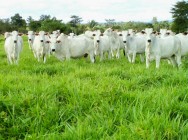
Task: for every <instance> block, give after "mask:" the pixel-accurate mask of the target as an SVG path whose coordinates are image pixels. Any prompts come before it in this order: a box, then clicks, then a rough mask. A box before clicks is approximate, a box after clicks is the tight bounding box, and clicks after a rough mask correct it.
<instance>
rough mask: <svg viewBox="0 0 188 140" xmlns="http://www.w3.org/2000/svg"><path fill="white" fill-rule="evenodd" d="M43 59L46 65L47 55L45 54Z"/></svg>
mask: <svg viewBox="0 0 188 140" xmlns="http://www.w3.org/2000/svg"><path fill="white" fill-rule="evenodd" d="M42 57H43V62H44V63H46V55H45V54H43V56H42Z"/></svg>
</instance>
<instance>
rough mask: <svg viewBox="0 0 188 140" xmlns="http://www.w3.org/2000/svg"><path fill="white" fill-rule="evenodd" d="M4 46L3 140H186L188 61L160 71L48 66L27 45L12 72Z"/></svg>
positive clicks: (0, 57)
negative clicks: (35, 56)
mask: <svg viewBox="0 0 188 140" xmlns="http://www.w3.org/2000/svg"><path fill="white" fill-rule="evenodd" d="M2 38H3V37H2V36H1V40H0V65H1V69H0V139H26V140H30V139H34V140H36V139H44V140H46V139H47V140H48V139H49V140H51V139H54V140H58V139H71V140H72V139H73V140H85V139H87V140H98V139H105V140H126V139H127V140H139V139H151V140H153V139H154V140H159V139H169V140H172V139H173V140H182V139H185V140H186V139H188V95H187V92H188V86H187V83H188V71H187V68H188V63H187V60H186V59H184V60H183V66H182V67H181V68H180V69H176V68H173V67H172V66H171V65H168V64H167V62H166V61H161V66H160V69H159V70H157V69H156V68H155V63H154V62H152V63H151V67H150V69H146V68H145V64H144V63H141V62H139V59H137V60H136V63H135V64H130V63H128V60H127V59H125V58H123V57H121V58H120V59H119V60H116V59H113V60H104V61H103V62H99V58H98V57H97V62H96V63H95V64H91V63H90V61H89V59H88V60H85V59H84V58H82V59H71V60H70V61H64V62H60V61H59V60H57V59H56V58H55V57H54V56H51V57H50V58H49V57H48V58H47V63H46V64H43V63H42V62H39V63H38V62H37V60H36V59H35V58H34V56H33V54H32V52H31V51H30V50H29V48H28V45H27V41H26V40H27V38H26V37H24V49H23V51H22V53H21V56H20V61H19V65H8V63H7V59H6V55H5V52H4V47H3V45H4V40H3V39H2ZM121 56H123V55H121Z"/></svg>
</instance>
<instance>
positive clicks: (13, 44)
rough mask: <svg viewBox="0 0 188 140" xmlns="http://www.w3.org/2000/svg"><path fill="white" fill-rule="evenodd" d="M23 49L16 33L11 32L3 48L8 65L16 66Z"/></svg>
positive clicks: (20, 39)
mask: <svg viewBox="0 0 188 140" xmlns="http://www.w3.org/2000/svg"><path fill="white" fill-rule="evenodd" d="M22 47H23V40H22V38H21V37H20V36H19V34H18V32H17V31H13V32H12V33H11V35H10V36H9V37H7V38H6V40H5V44H4V48H5V52H6V55H7V59H8V63H9V64H12V63H15V64H18V61H19V56H20V52H21V50H22Z"/></svg>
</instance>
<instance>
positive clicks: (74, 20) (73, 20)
mask: <svg viewBox="0 0 188 140" xmlns="http://www.w3.org/2000/svg"><path fill="white" fill-rule="evenodd" d="M70 18H71V21H69V24H70V25H71V26H72V27H77V25H78V24H81V22H82V21H83V20H82V18H81V17H79V16H76V15H72V16H71V17H70Z"/></svg>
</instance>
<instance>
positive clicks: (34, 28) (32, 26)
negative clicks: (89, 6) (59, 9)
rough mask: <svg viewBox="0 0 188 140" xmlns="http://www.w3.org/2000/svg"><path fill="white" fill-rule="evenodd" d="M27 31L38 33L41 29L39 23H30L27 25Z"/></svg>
mask: <svg viewBox="0 0 188 140" xmlns="http://www.w3.org/2000/svg"><path fill="white" fill-rule="evenodd" d="M28 27H29V30H32V31H35V32H36V31H39V30H40V27H41V21H35V20H33V21H30V23H29V25H28Z"/></svg>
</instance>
